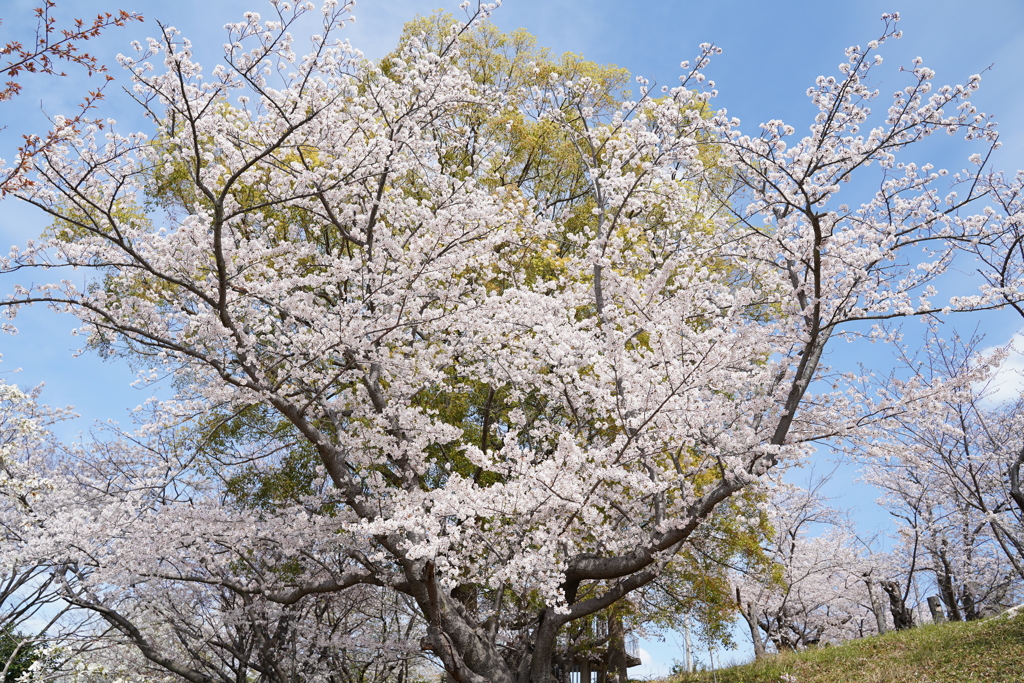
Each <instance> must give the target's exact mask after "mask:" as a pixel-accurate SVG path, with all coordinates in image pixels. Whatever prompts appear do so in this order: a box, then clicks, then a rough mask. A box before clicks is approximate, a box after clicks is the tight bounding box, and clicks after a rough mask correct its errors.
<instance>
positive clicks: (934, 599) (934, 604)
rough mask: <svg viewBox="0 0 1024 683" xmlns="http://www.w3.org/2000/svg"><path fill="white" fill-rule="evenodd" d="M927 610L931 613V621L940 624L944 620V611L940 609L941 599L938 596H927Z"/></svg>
mask: <svg viewBox="0 0 1024 683" xmlns="http://www.w3.org/2000/svg"><path fill="white" fill-rule="evenodd" d="M928 611H930V612H931V613H932V622H933V623H936V624H941V623H943V622H944V621H946V613H945V612H943V611H942V600H941V599H940V598H939V596H937V595H929V596H928Z"/></svg>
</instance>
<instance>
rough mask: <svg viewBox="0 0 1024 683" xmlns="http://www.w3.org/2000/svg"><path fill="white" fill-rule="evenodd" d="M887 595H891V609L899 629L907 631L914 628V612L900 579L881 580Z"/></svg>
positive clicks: (893, 619) (880, 583) (894, 621)
mask: <svg viewBox="0 0 1024 683" xmlns="http://www.w3.org/2000/svg"><path fill="white" fill-rule="evenodd" d="M878 585H880V586H881V587H882V590H884V591H885V593H886V595H888V596H889V611H890V612H892V621H893V624H894V625H895V627H896V630H897V631H905V630H907V629H911V628H914V614H913V612H911V611H910V608H909V607H907V603H906V600H904V598H903V593H902V592H901V591H900V584H899V582H898V581H880V582H879V584H878Z"/></svg>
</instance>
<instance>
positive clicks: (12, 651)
mask: <svg viewBox="0 0 1024 683" xmlns="http://www.w3.org/2000/svg"><path fill="white" fill-rule="evenodd" d="M39 658H40V653H39V646H38V645H37V644H36V643H33V642H31V641H30V640H29V639H28V638H27V637H26V636H24V635H22V634H20V633H18V632H17V631H16V630H14V627H13V626H11V625H7V626H4V627H3V628H2V629H0V666H3V665H7V675H6V676H4V683H14V682H15V681H17V680H18V679H19V678H21V676H22V675H23V674H25V673H27V672H28V669H29V667H30V666H32V664H33V663H35V662H36V661H37V660H38V659H39Z"/></svg>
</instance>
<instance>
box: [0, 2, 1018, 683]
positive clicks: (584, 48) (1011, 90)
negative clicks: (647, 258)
mask: <svg viewBox="0 0 1024 683" xmlns="http://www.w3.org/2000/svg"><path fill="white" fill-rule="evenodd" d="M34 4H35V3H34V2H26V1H25V0H4V2H3V3H2V6H0V17H2V18H3V20H4V23H3V25H2V26H0V41H3V42H7V41H8V40H11V39H12V38H15V37H20V38H22V39H23V40H24V39H26V38H28V37H29V36H28V35H27V34H26V33H25V31H26V30H29V29H31V27H32V26H33V24H34V22H32V21H31V19H30V18H29V17H30V13H31V7H32V6H33V5H34ZM457 4H458V2H457V0H451V1H449V2H445V3H442V2H440V0H388V1H387V2H384V1H382V0H361V1H360V3H359V4H358V6H356V8H355V11H354V14H355V16H356V17H357V22H356V23H355V24H354V25H353V26H351V28H350V29H346V30H347V31H349V38H350V40H351V41H352V43H353V44H354V45H355V46H356V47H357V48H359V49H361V50H363V52H364V53H365V54H366V55H367V56H369V57H371V58H373V57H379V56H381V55H383V54H384V53H386V52H387V51H388V50H390V49H391V47H393V46H394V44H395V41H396V38H397V36H398V34H399V32H400V30H401V26H402V23H403V22H405V21H407V20H408V19H411V18H413V16H415V15H416V14H428V13H429V12H431V11H432V10H433V9H435V8H437V7H443V8H445V9H448V10H451V11H456V8H457ZM266 7H267V5H266V4H265V3H263V2H259V1H257V0H245V1H240V0H221V1H211V0H202V1H200V0H177V1H175V2H159V3H158V2H153V1H149V0H111V2H107V1H106V0H102V1H98V0H75V1H61V2H60V3H59V8H58V11H59V14H58V16H62V17H65V18H69V17H87V16H90V15H94V14H96V13H97V12H100V11H110V10H113V9H126V10H130V11H136V12H141V13H143V14H144V15H145V16H146V22H145V23H143V24H135V25H131V26H129V27H127V28H124V29H119V30H115V31H111V32H109V34H108V35H106V36H105V37H104V38H103V39H102V40H100V41H97V42H96V44H95V45H93V44H90V45H89V47H90V48H91V49H92V50H94V51H95V53H96V54H97V55H98V56H99V57H100V58H101V59H103V60H104V61H105V62H106V63H108V64H112V65H113V64H114V55H116V54H117V53H118V52H128V51H129V48H128V43H129V42H130V41H131V40H134V39H143V38H145V37H146V36H148V35H152V34H154V33H155V32H156V30H157V26H156V24H155V21H154V20H159V21H160V22H161V23H163V24H169V25H173V26H175V27H177V28H179V29H180V30H181V31H182V32H183V33H184V34H185V35H186V36H188V37H190V38H191V39H192V41H193V43H194V45H195V46H196V53H197V55H198V56H199V57H200V61H203V62H204V63H205V64H207V65H208V67H207V68H208V69H210V68H212V66H213V64H214V63H215V62H216V59H217V57H218V56H219V50H220V45H221V44H222V43H223V37H222V36H223V32H222V30H221V27H222V26H223V24H224V23H226V22H228V21H234V20H237V19H238V18H239V17H240V15H241V13H242V12H243V11H245V10H254V11H261V12H263V11H265V8H266ZM894 11H899V12H900V14H901V17H902V21H901V22H900V27H901V28H902V29H903V31H904V37H903V39H901V40H899V41H895V42H890V43H887V44H886V45H885V46H883V49H882V52H881V54H882V55H883V56H884V57H885V67H884V68H883V69H882V70H881V71H880V72H877V74H878V75H877V79H878V80H877V85H878V86H879V87H880V88H881V90H882V92H883V93H886V92H891V91H893V90H895V89H897V88H900V87H902V86H903V85H905V84H906V80H905V78H904V79H901V75H900V74H899V66H900V65H901V64H909V62H910V60H911V59H912V58H913V57H915V56H921V57H923V58H924V61H925V64H926V65H927V66H929V67H931V68H933V69H935V71H936V72H937V80H939V81H941V82H962V81H963V80H964V79H966V78H967V77H968V76H969V75H971V74H974V73H980V72H982V71H984V70H986V69H988V70H987V71H985V72H984V78H983V81H982V89H981V91H980V93H978V95H977V96H976V97H975V102H976V104H977V105H978V107H979V108H980V109H981V110H982V111H985V112H989V113H992V114H995V115H996V118H997V120H998V121H1000V122H1001V130H1002V140H1003V143H1004V147H1003V149H1002V150H1001V151H1000V153H999V155H998V157H997V160H996V166H997V168H1003V169H1007V170H1016V169H1017V168H1022V167H1024V2H1021V1H1020V0H978V1H975V2H963V1H962V0H958V1H951V0H918V1H909V0H905V1H903V2H899V1H895V2H891V3H890V2H879V1H877V0H859V1H858V2H851V3H839V2H820V0H819V1H818V2H809V1H785V0H782V1H777V2H765V1H755V0H733V1H732V2H728V3H725V2H715V1H707V2H703V3H696V2H682V1H681V0H648V1H647V2H642V3H641V2H635V3H622V2H611V1H609V0H589V1H581V0H575V1H573V0H506V2H505V5H504V6H503V7H501V8H499V9H498V11H497V12H496V13H495V15H494V22H495V23H496V24H497V25H498V26H499V27H501V28H502V29H506V30H510V29H513V28H517V27H524V28H526V29H528V30H529V31H530V32H532V33H533V34H535V35H536V36H538V38H539V40H540V43H541V44H542V45H546V46H549V47H551V48H553V49H554V50H555V51H556V52H562V51H572V52H577V53H582V54H583V55H584V56H585V57H586V58H588V59H592V60H595V61H598V62H603V63H615V64H618V65H620V66H623V67H626V68H628V69H629V70H630V71H631V72H633V73H634V74H637V75H643V76H645V77H648V78H650V79H651V80H654V81H656V82H657V83H659V84H667V85H672V84H674V83H675V82H676V78H677V76H678V73H677V72H678V65H679V62H680V61H682V60H684V59H689V58H691V57H692V56H693V55H694V54H695V53H696V49H697V45H698V44H699V43H701V42H705V41H707V42H713V43H715V44H717V45H718V46H720V47H722V48H723V49H724V54H722V55H721V56H720V57H718V58H717V59H715V60H714V62H713V63H712V65H711V67H710V68H709V69H708V74H709V76H710V77H711V78H712V79H714V80H715V81H716V84H717V87H718V90H719V93H720V97H719V99H718V100H717V106H718V107H725V108H727V109H728V110H729V112H730V113H731V114H732V115H734V116H737V117H739V118H740V119H741V120H742V121H743V124H744V126H743V127H744V128H745V129H746V130H748V131H750V132H753V131H756V126H757V124H758V123H760V122H761V121H765V120H768V119H773V118H781V119H783V120H785V121H786V122H787V123H790V124H791V125H793V126H795V127H796V128H797V130H798V131H799V130H801V129H804V128H806V126H807V124H808V123H809V122H810V119H811V117H812V116H813V113H814V112H813V111H812V109H811V107H810V105H809V103H808V100H807V98H806V97H805V96H804V92H805V91H806V89H807V87H808V86H809V85H811V84H812V83H813V81H814V78H815V77H816V76H817V75H819V74H832V73H835V68H836V65H837V64H838V63H839V62H840V61H842V59H843V50H844V48H845V47H847V46H848V45H851V44H861V45H863V44H866V43H867V42H868V41H869V40H872V39H873V38H876V37H877V36H878V35H879V33H880V32H881V26H882V24H881V22H880V21H879V17H880V16H881V14H882V13H883V12H894ZM111 73H112V74H113V75H114V76H115V77H117V78H118V81H117V82H116V83H115V84H112V87H111V88H110V90H109V92H110V98H109V99H108V101H107V103H106V104H104V105H103V106H102V109H101V113H102V115H103V116H111V117H113V118H116V119H118V121H119V127H120V128H121V129H122V130H124V131H127V130H129V129H132V128H133V127H134V128H139V127H141V128H142V129H143V130H145V128H144V122H142V121H141V119H139V117H138V116H137V113H136V112H135V111H134V110H133V109H132V108H131V106H130V103H128V102H126V99H125V98H124V97H123V96H118V94H117V88H119V87H120V86H121V85H123V84H124V83H125V82H126V81H125V79H123V77H122V75H121V74H120V73H119V72H118V69H117V67H116V66H112V68H111ZM26 86H27V87H26V91H25V93H24V95H23V96H22V97H21V98H19V99H18V100H17V101H15V102H12V103H4V104H2V105H0V122H2V123H3V124H6V125H7V126H8V129H7V130H6V131H4V132H3V133H0V157H7V158H10V156H11V150H12V148H13V146H14V144H15V143H16V141H17V139H18V138H17V137H16V134H19V133H23V132H30V131H39V130H41V129H42V127H43V125H44V124H43V119H42V117H41V115H40V107H42V108H43V109H45V110H46V111H48V112H49V113H51V114H56V113H63V112H66V111H68V110H69V109H70V107H71V106H72V105H73V103H74V102H76V101H77V99H78V98H79V96H80V95H81V93H82V92H83V89H84V87H85V86H86V84H85V83H84V82H83V80H82V79H81V78H77V77H75V78H68V79H63V80H53V79H48V80H45V81H33V80H31V79H30V80H28V81H26ZM880 106H884V100H883V101H882V102H880ZM943 137H945V136H943ZM949 140H952V139H949ZM927 152H928V154H929V156H928V159H929V160H931V161H933V162H934V163H936V164H937V165H939V166H946V167H951V168H961V167H962V166H963V157H964V156H965V154H963V148H962V147H959V146H958V145H956V144H955V143H951V142H947V141H946V140H941V141H939V140H937V141H935V142H934V143H929V145H928V147H927ZM44 227H45V220H44V218H43V217H42V216H41V215H40V214H38V213H37V212H35V211H33V210H31V209H30V208H29V207H26V206H24V205H19V204H17V203H15V202H13V201H9V200H8V201H3V202H0V241H6V243H7V244H15V243H21V242H23V241H24V240H25V239H29V238H32V237H34V236H36V235H37V234H38V233H39V232H40V231H41V230H42V229H43V228H44ZM10 282H11V280H0V288H4V289H6V288H7V287H8V286H9V283H10ZM975 322H976V321H964V324H965V325H967V326H969V327H970V328H973V326H974V324H975ZM981 324H982V327H983V330H984V331H985V332H987V333H988V335H989V337H988V338H989V340H990V342H991V343H992V344H1002V343H1005V342H1006V341H1007V340H1009V339H1010V337H1011V336H1012V335H1013V334H1014V333H1015V332H1016V331H1017V328H1018V327H1019V320H1014V319H1013V318H1011V317H1008V316H1000V315H989V316H987V317H985V318H983V319H981ZM17 325H18V327H19V328H20V330H21V332H20V334H18V335H17V336H13V337H0V353H2V354H3V363H2V365H0V372H3V373H4V376H5V377H7V380H8V381H11V382H17V383H18V384H19V385H21V386H31V385H35V384H38V383H39V382H43V381H45V382H46V385H47V386H46V390H45V394H44V397H45V400H46V401H47V402H49V403H52V404H58V405H65V404H72V405H75V406H76V408H77V410H78V412H79V413H81V414H82V415H83V419H82V420H81V421H79V422H78V423H76V425H75V426H74V428H73V429H74V430H80V429H88V425H89V422H90V421H91V420H94V419H108V418H111V419H117V420H126V417H127V412H126V411H127V410H129V409H130V408H131V407H133V406H135V405H137V404H139V403H141V402H142V401H143V400H145V398H146V396H147V395H148V394H147V392H146V391H144V390H139V389H133V388H131V387H130V386H129V385H130V383H131V382H132V380H133V379H134V374H133V373H132V372H131V370H130V369H128V368H127V367H125V366H124V365H120V364H117V363H107V362H102V361H100V360H98V359H97V358H95V357H93V356H90V355H89V354H88V353H86V354H84V355H82V356H81V357H78V358H72V352H73V351H74V350H75V349H77V348H78V347H79V346H80V341H81V339H80V338H77V337H73V336H71V330H72V329H73V328H74V326H75V321H74V319H73V318H70V317H68V316H57V315H54V314H52V313H51V312H49V311H46V310H44V309H37V310H31V311H27V312H25V313H23V314H21V315H20V316H19V319H18V321H17ZM913 334H915V332H912V331H908V335H913ZM860 353H861V357H862V358H863V360H864V361H865V362H867V363H868V364H869V365H870V364H871V363H874V362H877V363H878V365H879V366H884V365H885V364H887V362H888V361H887V355H886V354H885V352H884V351H883V350H880V349H878V348H877V347H868V348H865V349H861V351H860ZM16 368H21V369H22V371H21V372H19V373H17V374H10V373H12V371H13V370H15V369H16ZM841 475H842V476H841V481H837V486H836V487H835V488H834V490H835V491H837V492H838V491H840V490H842V491H843V493H844V496H843V498H842V499H841V500H840V501H839V503H840V504H841V505H844V506H846V507H851V508H853V509H854V510H855V512H859V514H861V515H862V516H863V519H864V522H865V524H867V525H873V524H877V523H879V522H880V520H881V517H880V516H879V514H878V511H877V510H874V509H873V506H872V504H871V502H870V500H871V498H873V494H872V492H871V490H869V489H866V487H858V486H855V485H853V484H852V482H851V479H850V477H851V473H850V472H849V471H844V472H843V473H841ZM645 648H647V649H648V650H650V651H651V653H652V654H653V655H655V656H656V660H657V661H656V663H655V665H652V666H650V667H645V668H644V669H643V670H642V671H639V670H634V671H633V672H631V673H633V675H637V674H638V673H639V674H656V673H666V672H667V666H668V665H669V664H670V663H671V660H672V658H673V657H677V658H681V654H679V653H678V650H677V649H676V648H675V646H674V645H672V644H671V640H670V641H669V642H668V643H666V645H665V646H661V647H656V646H651V645H645ZM704 659H705V660H706V656H705V657H704Z"/></svg>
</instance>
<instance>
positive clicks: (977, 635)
mask: <svg viewBox="0 0 1024 683" xmlns="http://www.w3.org/2000/svg"><path fill="white" fill-rule="evenodd" d="M715 673H716V674H717V680H718V683H780V681H791V682H795V683H968V682H970V681H978V682H979V683H980V682H982V681H984V682H985V683H1024V614H1021V615H1019V616H1017V618H1015V619H1012V620H1011V619H1007V618H1005V617H1003V618H996V619H990V620H987V621H981V622H977V621H976V622H971V623H951V624H940V625H929V626H923V627H921V628H916V629H913V630H911V631H903V632H900V633H889V634H886V635H884V636H880V637H874V638H865V639H863V640H855V641H852V642H850V643H846V644H844V645H840V646H838V647H825V648H821V649H817V650H809V651H807V652H801V653H799V654H796V653H793V654H782V655H776V656H769V657H768V659H766V660H764V661H763V662H757V663H754V664H747V665H745V666H737V667H733V668H731V669H724V670H720V671H717V672H715ZM784 674H785V677H784V676H783V675H784ZM714 681H715V677H714V676H713V675H712V673H711V672H704V673H697V674H691V675H689V676H686V675H683V676H674V677H672V678H669V679H665V683H714Z"/></svg>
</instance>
